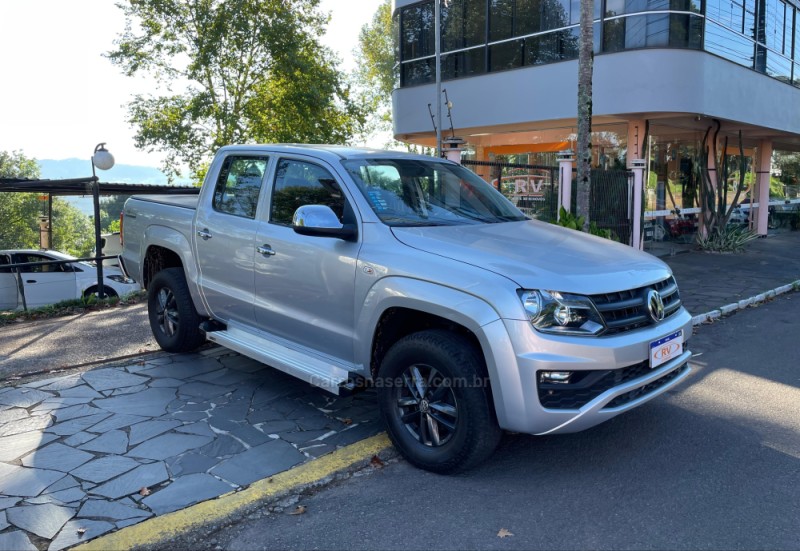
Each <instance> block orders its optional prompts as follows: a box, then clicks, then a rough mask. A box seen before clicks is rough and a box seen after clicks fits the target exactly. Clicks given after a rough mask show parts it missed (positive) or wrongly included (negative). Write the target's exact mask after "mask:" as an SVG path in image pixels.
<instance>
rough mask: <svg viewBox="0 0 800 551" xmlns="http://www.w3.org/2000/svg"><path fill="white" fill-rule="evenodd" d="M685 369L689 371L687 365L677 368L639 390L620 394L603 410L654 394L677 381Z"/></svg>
mask: <svg viewBox="0 0 800 551" xmlns="http://www.w3.org/2000/svg"><path fill="white" fill-rule="evenodd" d="M687 369H689V364H688V363H685V364H683V365H681V366H678V367H676V368H675V369H673V370H672V371H670V372H669V373H667V374H666V375H664V376H663V377H661V378H660V379H656V380H655V381H653V382H652V383H647V384H646V385H644V386H640V387H639V388H637V389H634V390H631V391H630V392H626V393H625V394H620V395H619V396H617V397H616V398H614V399H613V400H611V401H610V402H609V403H607V404H606V405H605V406H603V409H611V408H617V407H619V406H624V405H625V404H627V403H628V402H632V401H633V400H635V399H637V398H639V397H640V396H645V395H647V394H650V393H651V392H655V391H656V390H658V389H659V388H661V387H663V386H664V385H666V384H667V383H669V382H671V381H674V380H675V379H677V378H678V377H679V376H680V375H681V374H682V373H683V372H685V371H686V370H687Z"/></svg>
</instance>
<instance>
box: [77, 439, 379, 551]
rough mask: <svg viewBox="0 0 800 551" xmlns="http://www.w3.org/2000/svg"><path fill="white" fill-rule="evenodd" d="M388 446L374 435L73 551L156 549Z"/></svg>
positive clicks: (323, 477) (370, 456) (368, 456)
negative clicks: (194, 529)
mask: <svg viewBox="0 0 800 551" xmlns="http://www.w3.org/2000/svg"><path fill="white" fill-rule="evenodd" d="M390 447H391V443H390V442H389V438H388V437H387V436H386V433H382V434H378V435H376V436H372V437H370V438H367V439H366V440H362V441H360V442H356V443H355V444H351V445H349V446H346V447H344V448H341V449H338V450H336V451H334V452H332V453H330V454H328V455H325V456H322V457H320V458H319V459H314V460H311V461H309V462H308V463H303V464H302V465H300V466H298V467H295V468H293V469H290V470H288V471H284V472H282V473H278V474H276V475H274V476H272V477H269V478H265V479H262V480H258V481H256V482H253V483H252V484H251V485H250V486H248V487H247V488H245V489H244V490H240V491H238V492H230V493H228V494H224V495H222V496H220V497H218V498H216V499H211V500H208V501H203V502H200V503H197V504H196V505H192V506H191V507H187V508H185V509H181V510H179V511H174V512H172V513H168V514H166V515H163V516H160V517H154V518H151V519H148V520H145V521H143V522H140V523H139V524H135V525H133V526H129V527H127V528H123V529H121V530H119V531H117V532H113V533H111V534H108V535H106V536H101V537H99V538H96V539H94V540H92V541H89V542H86V543H84V544H82V545H79V546H76V547H73V549H74V550H76V551H92V550H98V551H101V550H102V551H106V550H108V551H110V550H117V549H119V550H122V549H131V548H134V547H143V546H156V545H158V544H159V543H160V542H163V541H165V540H169V539H171V538H175V537H178V536H180V535H181V534H183V533H184V532H187V531H189V530H191V529H193V528H196V527H198V526H201V525H207V524H209V523H213V522H219V521H222V520H224V519H225V518H226V517H229V516H231V515H232V514H234V513H237V512H240V511H242V510H244V509H245V508H247V507H249V506H252V505H256V504H257V503H258V502H259V501H263V500H266V499H269V498H276V497H278V496H282V495H284V494H288V493H293V492H296V491H298V490H300V489H301V488H305V487H308V486H312V485H314V484H316V483H319V482H320V481H321V480H323V479H325V478H326V477H329V476H331V475H333V474H334V473H336V472H338V471H342V470H344V469H347V468H350V467H353V466H354V465H357V464H359V463H362V462H364V461H368V460H370V459H371V458H372V457H373V456H374V455H377V454H379V453H381V452H383V451H385V450H387V449H388V448H390Z"/></svg>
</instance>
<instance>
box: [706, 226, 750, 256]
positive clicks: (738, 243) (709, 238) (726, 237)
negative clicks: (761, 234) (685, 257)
mask: <svg viewBox="0 0 800 551" xmlns="http://www.w3.org/2000/svg"><path fill="white" fill-rule="evenodd" d="M757 237H758V235H757V234H756V233H755V232H752V231H750V230H748V229H747V228H745V227H742V226H733V225H728V226H725V227H724V228H715V229H714V230H713V231H711V232H709V233H708V235H706V236H705V237H703V236H702V235H700V234H697V244H698V245H699V247H700V249H701V250H703V251H707V252H717V253H738V252H741V251H743V250H744V246H745V245H746V244H747V243H749V242H750V241H752V240H754V239H756V238H757Z"/></svg>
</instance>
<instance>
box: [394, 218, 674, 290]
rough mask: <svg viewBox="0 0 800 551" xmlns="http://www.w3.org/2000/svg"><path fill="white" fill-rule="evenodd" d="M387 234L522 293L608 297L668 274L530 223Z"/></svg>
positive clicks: (639, 255)
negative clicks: (483, 272)
mask: <svg viewBox="0 0 800 551" xmlns="http://www.w3.org/2000/svg"><path fill="white" fill-rule="evenodd" d="M392 232H393V233H394V235H395V237H396V238H397V239H398V240H399V241H400V242H402V243H404V244H405V245H408V246H409V247H413V248H415V249H419V250H421V251H425V252H428V253H431V254H435V255H439V256H442V257H446V258H450V259H453V260H457V261H459V262H464V263H466V264H471V265H473V266H477V267H480V268H484V269H486V270H490V271H492V272H495V273H497V274H500V275H503V276H505V277H507V278H508V279H511V280H512V281H514V282H515V283H516V284H517V285H519V286H520V288H523V289H546V290H551V291H562V292H571V293H580V294H597V293H609V292H614V291H621V290H625V289H632V288H636V287H642V286H644V285H649V284H651V283H655V282H656V281H660V280H662V279H664V278H666V277H667V276H668V275H669V274H670V273H671V271H670V269H669V267H668V266H667V265H666V264H664V263H663V262H662V261H660V260H659V259H657V258H656V257H654V256H652V255H650V254H648V253H645V252H642V251H637V250H635V249H633V248H631V247H628V246H627V245H622V244H620V243H615V242H613V241H609V240H608V239H603V238H601V237H595V236H593V235H588V234H586V233H583V232H579V231H576V230H570V229H567V228H562V227H560V226H556V225H554V224H548V223H545V222H539V221H536V220H529V221H524V222H506V223H500V224H480V225H468V226H431V227H410V228H404V227H393V228H392Z"/></svg>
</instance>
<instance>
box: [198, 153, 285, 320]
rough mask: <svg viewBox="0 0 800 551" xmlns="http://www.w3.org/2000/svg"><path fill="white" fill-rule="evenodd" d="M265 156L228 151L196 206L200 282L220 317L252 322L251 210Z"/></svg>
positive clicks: (254, 207)
mask: <svg viewBox="0 0 800 551" xmlns="http://www.w3.org/2000/svg"><path fill="white" fill-rule="evenodd" d="M268 162H269V159H268V157H266V156H265V155H263V154H255V153H253V154H247V153H240V152H236V153H232V154H230V155H228V156H227V157H225V159H224V160H223V161H222V166H221V168H220V171H219V175H218V177H217V181H216V182H215V184H214V189H213V193H212V197H211V198H210V200H209V199H208V198H207V197H204V198H203V199H202V200H203V203H202V204H199V205H198V207H197V217H196V221H195V228H194V229H195V235H194V236H193V239H194V246H195V255H196V258H197V264H198V269H199V284H200V288H201V291H202V293H203V296H204V298H205V301H206V304H207V306H208V308H209V309H210V310H211V312H212V314H213V315H214V316H215V317H216V318H218V319H220V320H223V321H225V322H228V321H239V322H242V323H246V324H248V325H252V324H253V323H254V319H255V314H254V310H253V300H254V295H253V281H254V279H253V260H254V256H255V237H256V231H257V230H258V221H257V218H256V216H257V214H258V210H259V198H260V195H261V188H262V185H263V181H264V174H265V173H266V171H267V164H268Z"/></svg>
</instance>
